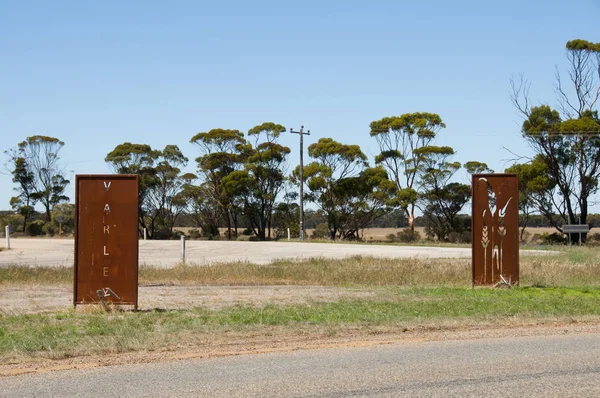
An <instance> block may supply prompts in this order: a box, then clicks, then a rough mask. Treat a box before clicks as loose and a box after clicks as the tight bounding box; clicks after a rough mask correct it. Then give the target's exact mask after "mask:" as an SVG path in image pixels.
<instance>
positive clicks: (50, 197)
mask: <svg viewBox="0 0 600 398" xmlns="http://www.w3.org/2000/svg"><path fill="white" fill-rule="evenodd" d="M64 145H65V143H64V142H63V141H61V140H59V139H58V138H54V137H48V136H43V135H34V136H31V137H27V138H26V139H25V140H24V141H22V142H20V143H19V144H18V145H17V148H16V149H13V150H9V151H6V152H5V154H6V155H8V157H9V164H10V165H11V166H12V168H11V174H12V175H13V182H15V183H16V184H17V187H16V188H15V190H16V191H17V192H18V195H17V196H15V197H14V198H13V199H12V200H11V204H12V205H13V207H16V208H17V209H18V210H19V212H20V213H21V214H23V215H24V217H25V215H27V217H28V216H29V215H30V214H31V213H32V212H33V206H34V204H35V203H38V202H39V203H41V204H42V205H43V206H44V211H45V215H46V221H50V220H51V218H52V215H51V210H52V207H53V206H54V205H57V204H58V203H61V202H65V201H68V200H69V198H68V197H67V196H66V195H65V189H66V187H67V186H68V185H69V180H67V179H66V178H65V170H64V165H63V164H62V163H61V161H60V151H61V149H62V148H63V147H64ZM9 167H10V166H9ZM27 217H25V220H27ZM26 222H27V221H25V223H26Z"/></svg>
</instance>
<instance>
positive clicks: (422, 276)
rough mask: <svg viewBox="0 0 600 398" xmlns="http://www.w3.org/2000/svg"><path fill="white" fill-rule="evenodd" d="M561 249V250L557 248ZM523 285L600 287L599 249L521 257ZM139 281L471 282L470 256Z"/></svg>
mask: <svg viewBox="0 0 600 398" xmlns="http://www.w3.org/2000/svg"><path fill="white" fill-rule="evenodd" d="M553 249H556V248H553ZM520 269H521V278H520V280H521V284H522V285H526V286H554V287H557V286H596V285H600V251H599V250H598V249H597V248H595V247H585V246H584V247H560V254H558V255H547V256H532V255H528V256H522V257H521V262H520ZM72 278H73V271H72V268H71V267H62V268H44V267H24V266H11V267H0V286H1V285H6V286H8V285H11V286H15V285H20V284H24V283H27V284H40V285H56V284H71V283H72V280H73V279H72ZM139 280H140V284H142V285H148V284H167V285H168V284H177V285H194V284H198V285H215V286H220V285H221V286H222V285H234V286H235V285H237V286H244V285H252V286H258V285H319V286H423V287H428V286H447V287H455V286H470V285H471V261H470V260H469V259H378V258H372V257H353V258H346V259H322V258H317V259H310V260H307V261H302V262H297V261H286V260H284V261H277V262H274V263H272V264H268V265H258V264H251V263H244V262H234V263H224V264H216V265H212V266H197V265H193V264H188V265H183V264H180V265H178V266H176V267H173V268H159V267H153V266H142V267H141V268H140V279H139Z"/></svg>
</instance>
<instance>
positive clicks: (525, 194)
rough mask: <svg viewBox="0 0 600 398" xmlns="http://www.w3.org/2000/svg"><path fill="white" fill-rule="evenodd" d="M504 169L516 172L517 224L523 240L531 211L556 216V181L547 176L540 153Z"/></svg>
mask: <svg viewBox="0 0 600 398" xmlns="http://www.w3.org/2000/svg"><path fill="white" fill-rule="evenodd" d="M505 171H506V172H507V173H514V174H516V175H517V177H518V180H519V226H520V227H521V236H520V239H521V240H522V241H523V240H524V236H525V228H527V223H528V221H529V218H530V216H531V215H532V214H533V213H535V212H540V213H541V214H543V215H544V216H545V217H546V219H549V220H555V219H556V218H557V215H556V214H555V213H554V204H553V201H554V200H555V198H556V195H555V194H554V192H555V189H556V183H555V182H554V181H553V180H552V178H551V177H550V176H549V174H548V167H547V165H546V163H545V162H544V160H543V158H542V157H541V156H540V155H538V156H536V157H535V158H533V160H532V161H531V162H529V163H515V164H513V165H512V166H510V167H508V168H507V169H506V170H505ZM556 222H557V221H556V220H555V223H556Z"/></svg>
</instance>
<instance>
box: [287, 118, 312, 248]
mask: <svg viewBox="0 0 600 398" xmlns="http://www.w3.org/2000/svg"><path fill="white" fill-rule="evenodd" d="M290 133H292V134H298V135H299V136H300V240H304V197H303V194H304V140H303V136H305V135H310V130H307V131H306V133H305V132H304V126H300V131H293V130H292V128H291V127H290Z"/></svg>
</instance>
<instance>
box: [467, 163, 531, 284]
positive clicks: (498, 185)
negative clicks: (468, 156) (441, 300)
mask: <svg viewBox="0 0 600 398" xmlns="http://www.w3.org/2000/svg"><path fill="white" fill-rule="evenodd" d="M472 183H473V185H472V186H473V198H472V199H473V200H472V203H473V213H472V231H473V239H472V250H473V253H472V264H473V285H490V284H495V283H498V282H501V283H510V284H517V283H519V189H518V178H517V175H516V174H473V180H472Z"/></svg>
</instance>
